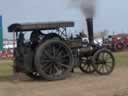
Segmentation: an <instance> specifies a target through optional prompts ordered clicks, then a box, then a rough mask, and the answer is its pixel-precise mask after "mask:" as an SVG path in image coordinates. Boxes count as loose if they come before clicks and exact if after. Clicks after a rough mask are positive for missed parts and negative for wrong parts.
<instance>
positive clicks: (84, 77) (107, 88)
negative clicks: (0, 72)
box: [0, 67, 128, 96]
mask: <svg viewBox="0 0 128 96" xmlns="http://www.w3.org/2000/svg"><path fill="white" fill-rule="evenodd" d="M0 80H1V81H0V96H128V68H127V67H120V68H119V67H118V68H116V69H115V70H114V72H113V73H112V74H111V75H109V76H99V75H96V74H91V75H90V74H89V75H88V74H84V73H82V72H80V71H78V72H75V73H73V74H72V75H71V76H70V77H69V78H67V79H66V80H61V81H52V82H49V81H32V80H30V79H28V78H26V77H25V78H19V80H15V81H14V80H12V77H9V78H4V77H0Z"/></svg>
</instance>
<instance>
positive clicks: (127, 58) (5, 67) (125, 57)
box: [0, 52, 128, 77]
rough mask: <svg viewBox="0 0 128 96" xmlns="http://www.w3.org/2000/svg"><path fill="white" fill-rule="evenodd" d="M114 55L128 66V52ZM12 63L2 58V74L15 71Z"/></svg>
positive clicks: (118, 60)
mask: <svg viewBox="0 0 128 96" xmlns="http://www.w3.org/2000/svg"><path fill="white" fill-rule="evenodd" d="M114 55H115V58H116V64H117V66H118V67H121V66H128V52H117V53H114ZM12 65H13V61H12V60H0V76H5V77H6V76H9V75H11V74H12V73H13V71H12Z"/></svg>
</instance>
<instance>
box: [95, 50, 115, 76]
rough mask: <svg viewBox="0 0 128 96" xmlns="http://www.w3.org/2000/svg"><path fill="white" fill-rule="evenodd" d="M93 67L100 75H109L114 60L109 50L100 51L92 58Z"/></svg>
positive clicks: (113, 65)
mask: <svg viewBox="0 0 128 96" xmlns="http://www.w3.org/2000/svg"><path fill="white" fill-rule="evenodd" d="M93 66H94V67H95V70H96V72H97V73H98V74H100V75H109V74H110V73H112V71H113V69H114V67H115V58H114V56H113V54H112V53H111V51H110V50H108V49H100V50H98V51H97V52H96V53H95V54H94V56H93Z"/></svg>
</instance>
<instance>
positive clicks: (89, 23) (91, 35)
mask: <svg viewBox="0 0 128 96" xmlns="http://www.w3.org/2000/svg"><path fill="white" fill-rule="evenodd" d="M86 22H87V30H88V39H89V43H90V44H93V43H94V33H93V18H86Z"/></svg>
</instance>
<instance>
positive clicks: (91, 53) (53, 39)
mask: <svg viewBox="0 0 128 96" xmlns="http://www.w3.org/2000/svg"><path fill="white" fill-rule="evenodd" d="M73 26H74V23H73V22H51V23H38V24H12V25H10V26H9V28H8V31H9V32H13V34H14V37H15V39H16V42H17V47H16V48H15V49H14V56H15V64H14V69H15V71H16V72H24V73H26V74H27V75H28V76H29V77H31V78H33V79H39V78H44V79H46V80H61V79H64V78H66V77H67V76H68V75H69V73H70V72H71V70H72V69H73V68H74V66H75V65H76V64H77V65H79V67H80V69H81V70H82V71H83V72H85V73H93V72H97V73H98V74H100V75H107V74H110V73H111V72H112V71H113V69H114V66H115V59H114V56H113V54H112V53H111V51H109V50H108V49H105V48H103V47H101V46H99V45H96V44H94V43H93V21H92V19H87V27H88V31H89V32H88V37H89V38H88V39H89V42H88V41H87V40H84V39H83V37H82V36H81V35H79V36H77V37H73V36H71V37H68V36H67V33H66V28H67V27H73ZM46 30H50V31H51V30H52V31H53V32H52V31H51V32H50V33H46V34H45V33H44V31H46ZM27 32H28V33H29V32H31V35H30V39H29V41H26V40H25V34H26V33H27Z"/></svg>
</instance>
